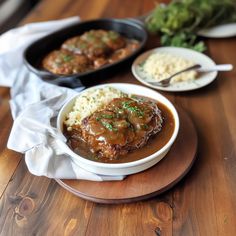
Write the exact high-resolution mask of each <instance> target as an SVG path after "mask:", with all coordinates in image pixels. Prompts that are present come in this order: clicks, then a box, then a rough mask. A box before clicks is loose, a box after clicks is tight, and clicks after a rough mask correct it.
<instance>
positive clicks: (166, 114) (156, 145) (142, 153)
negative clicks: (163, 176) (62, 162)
mask: <svg viewBox="0 0 236 236" xmlns="http://www.w3.org/2000/svg"><path fill="white" fill-rule="evenodd" d="M157 105H158V107H159V109H160V110H161V112H162V117H163V120H164V122H163V125H162V129H161V131H160V132H158V133H157V134H156V135H154V136H152V137H151V138H150V139H149V140H148V142H147V144H146V145H145V146H143V147H142V148H140V149H136V150H134V151H131V152H129V153H128V154H126V155H123V156H120V157H118V158H117V159H114V160H110V159H108V158H97V157H96V156H95V154H93V153H92V152H91V151H90V150H89V148H88V147H87V145H86V143H85V142H83V141H78V140H75V139H71V138H70V137H69V136H68V133H67V132H66V128H65V129H64V134H65V135H66V137H67V138H68V145H69V147H70V148H71V149H72V150H73V151H74V152H75V153H77V154H78V155H80V156H81V157H84V158H86V159H88V160H92V161H96V162H102V163H127V162H132V161H137V160H140V159H142V158H145V157H147V156H150V155H152V154H153V153H155V152H156V151H158V150H160V149H161V148H162V147H163V146H164V145H165V144H166V143H167V142H168V141H169V140H170V138H171V136H172V134H173V132H174V128H175V121H174V117H173V114H172V113H171V111H170V110H169V109H168V108H167V107H166V106H165V105H164V104H162V103H160V102H157Z"/></svg>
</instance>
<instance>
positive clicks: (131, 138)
mask: <svg viewBox="0 0 236 236" xmlns="http://www.w3.org/2000/svg"><path fill="white" fill-rule="evenodd" d="M162 122H163V120H162V117H161V112H160V110H159V109H158V107H157V105H156V103H154V102H152V101H150V100H147V99H143V98H140V99H135V100H134V99H131V98H115V99H113V100H112V101H111V102H110V104H108V106H106V108H105V109H103V110H100V111H97V112H95V113H93V114H92V115H90V116H88V117H86V118H85V119H83V121H82V125H81V131H82V138H83V139H84V141H85V142H86V143H87V144H88V146H89V148H90V150H91V151H92V152H93V153H96V154H97V155H98V157H105V158H109V159H115V158H117V157H118V156H119V155H124V154H126V153H127V152H129V151H131V150H134V149H137V148H140V147H142V146H144V145H145V144H146V143H147V141H148V139H149V137H150V136H151V135H154V134H156V133H157V132H158V131H160V130H161V127H162Z"/></svg>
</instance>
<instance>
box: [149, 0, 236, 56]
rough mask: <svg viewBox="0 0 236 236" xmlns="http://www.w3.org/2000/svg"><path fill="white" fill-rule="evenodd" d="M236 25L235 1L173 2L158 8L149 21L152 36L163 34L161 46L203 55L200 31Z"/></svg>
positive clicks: (175, 0)
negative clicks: (153, 33)
mask: <svg viewBox="0 0 236 236" xmlns="http://www.w3.org/2000/svg"><path fill="white" fill-rule="evenodd" d="M230 22H236V2H235V0H221V1H219V0H182V1H179V0H172V1H171V2H170V3H169V4H168V5H164V4H158V5H157V6H156V8H155V10H154V11H153V12H152V14H151V15H150V16H149V17H148V18H147V19H146V26H147V28H148V30H149V31H150V32H155V33H159V34H161V44H162V45H167V46H177V47H186V48H191V49H194V50H196V51H200V52H202V51H204V50H205V49H206V46H205V44H204V42H202V41H199V38H198V37H197V33H198V31H199V30H200V29H203V28H208V27H212V26H215V25H219V24H224V23H230Z"/></svg>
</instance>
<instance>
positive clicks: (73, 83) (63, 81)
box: [48, 76, 85, 89]
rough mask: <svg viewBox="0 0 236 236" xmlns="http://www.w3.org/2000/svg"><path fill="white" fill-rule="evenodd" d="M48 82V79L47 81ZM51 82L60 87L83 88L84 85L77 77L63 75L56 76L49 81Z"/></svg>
mask: <svg viewBox="0 0 236 236" xmlns="http://www.w3.org/2000/svg"><path fill="white" fill-rule="evenodd" d="M48 82H49V81H48ZM50 82H51V83H52V84H56V85H59V86H62V87H67V88H72V89H75V88H85V86H84V85H83V84H82V82H81V80H80V79H79V78H75V77H73V76H65V77H58V78H56V79H54V80H51V81H50Z"/></svg>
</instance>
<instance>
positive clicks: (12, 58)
mask: <svg viewBox="0 0 236 236" xmlns="http://www.w3.org/2000/svg"><path fill="white" fill-rule="evenodd" d="M78 21H79V17H72V18H68V19H64V20H58V21H50V22H43V23H32V24H28V25H25V26H22V27H19V28H16V29H13V30H10V31H8V32H6V33H5V34H3V35H1V36H0V86H8V87H11V90H10V93H11V100H10V107H11V113H12V117H13V119H14V123H13V127H12V130H11V133H10V136H9V139H8V144H7V147H8V148H9V149H12V150H15V151H17V152H21V153H24V154H25V162H26V165H27V167H28V169H29V171H30V172H31V173H32V174H34V175H38V176H47V177H49V178H59V179H62V178H63V179H86V180H92V181H104V180H105V181H108V180H109V181H110V180H122V179H123V178H124V177H125V176H104V175H97V174H94V173H91V172H89V171H86V170H84V169H83V168H81V167H79V166H78V165H76V164H74V162H73V161H72V160H71V159H70V157H69V156H67V155H66V154H65V153H63V151H62V150H61V148H60V145H61V143H62V142H65V141H66V140H65V137H64V136H63V135H62V134H60V133H59V132H58V131H57V129H56V126H55V121H56V117H57V115H58V111H59V110H60V108H61V107H62V105H63V104H64V103H65V102H66V101H67V100H68V99H70V98H72V97H73V96H75V95H76V94H78V92H80V91H81V90H82V89H83V88H78V89H74V90H72V89H69V88H64V87H59V86H56V85H53V84H49V83H46V82H44V81H42V80H41V79H40V78H39V77H37V76H36V75H35V74H33V73H31V72H29V71H28V69H27V68H26V67H25V66H24V65H23V57H22V55H23V51H24V49H25V48H26V47H27V46H28V45H29V44H30V43H31V42H33V41H34V40H36V39H38V38H40V37H43V36H45V35H47V34H49V33H51V32H53V31H55V30H58V29H60V28H62V27H64V26H66V25H69V24H73V23H76V22H78Z"/></svg>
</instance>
